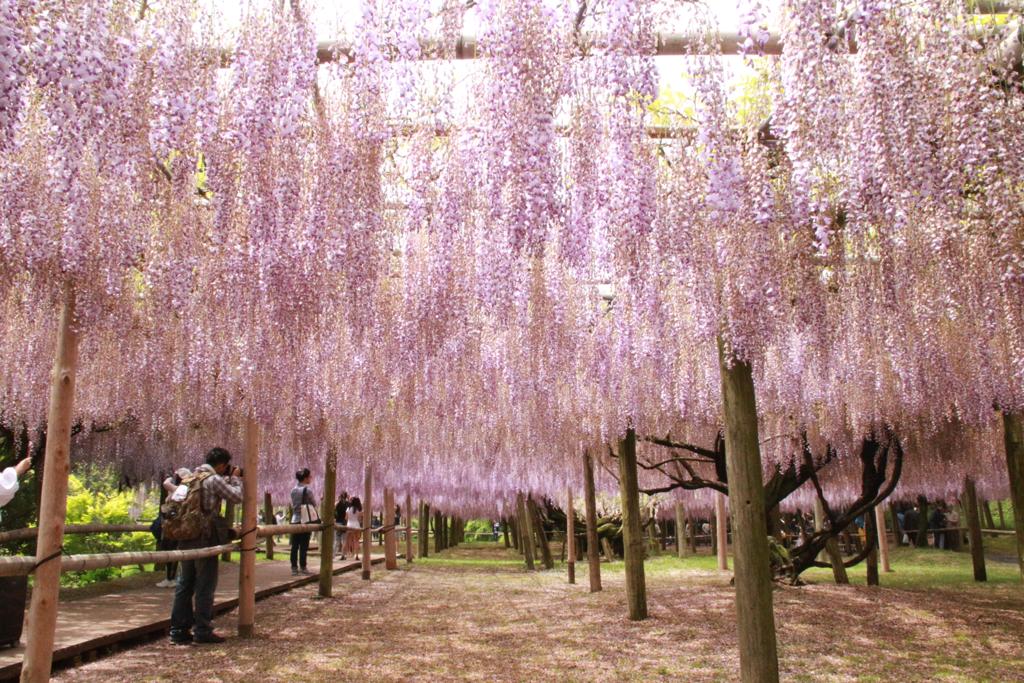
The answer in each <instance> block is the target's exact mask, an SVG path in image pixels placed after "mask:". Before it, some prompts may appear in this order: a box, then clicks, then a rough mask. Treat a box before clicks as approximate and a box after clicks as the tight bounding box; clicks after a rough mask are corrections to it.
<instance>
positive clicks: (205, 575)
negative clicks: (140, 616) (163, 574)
mask: <svg viewBox="0 0 1024 683" xmlns="http://www.w3.org/2000/svg"><path fill="white" fill-rule="evenodd" d="M194 475H195V479H194V480H193V481H192V483H191V484H190V486H199V487H200V491H199V493H200V495H201V496H202V498H201V505H202V510H203V513H204V514H208V515H209V516H210V524H208V525H207V528H208V529H209V531H208V532H207V533H206V534H204V535H203V536H201V537H199V538H197V539H195V540H191V541H180V542H179V543H178V549H179V550H186V549H191V548H204V547H207V546H213V545H219V544H222V543H226V542H227V540H226V539H223V538H217V536H218V535H219V534H218V532H217V530H218V529H226V528H227V525H226V524H218V523H217V522H224V520H223V518H220V519H217V518H218V517H219V514H218V512H219V510H220V505H221V502H222V501H229V502H232V503H241V502H242V481H241V479H240V477H241V476H242V471H241V470H240V469H239V468H237V467H232V466H231V453H229V452H228V451H226V450H225V449H223V448H213V449H211V450H210V452H209V453H207V454H206V463H205V464H203V465H200V466H199V467H197V468H196V470H195V473H194ZM218 567H219V557H218V556H217V555H214V556H212V557H204V558H202V559H199V560H182V562H181V567H180V568H179V569H178V585H177V586H176V587H175V590H174V607H173V608H172V609H171V642H172V643H175V644H178V645H186V644H188V643H191V642H196V643H223V642H224V637H223V636H220V635H217V634H216V633H214V632H213V597H214V592H215V591H216V590H217V570H218ZM193 598H194V600H195V608H194V609H193ZM193 629H194V631H193Z"/></svg>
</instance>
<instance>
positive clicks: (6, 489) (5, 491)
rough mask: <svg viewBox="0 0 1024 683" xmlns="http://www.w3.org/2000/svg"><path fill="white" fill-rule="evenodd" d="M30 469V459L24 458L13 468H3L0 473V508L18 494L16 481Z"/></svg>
mask: <svg viewBox="0 0 1024 683" xmlns="http://www.w3.org/2000/svg"><path fill="white" fill-rule="evenodd" d="M31 467H32V458H25V459H24V460H22V461H21V462H19V463H18V464H17V465H15V466H14V467H5V468H4V471H3V472H0V508H2V507H3V506H4V505H7V504H8V503H10V502H11V499H12V498H14V494H15V493H17V492H18V480H19V479H21V478H22V477H24V476H25V473H26V472H28V471H29V468H31Z"/></svg>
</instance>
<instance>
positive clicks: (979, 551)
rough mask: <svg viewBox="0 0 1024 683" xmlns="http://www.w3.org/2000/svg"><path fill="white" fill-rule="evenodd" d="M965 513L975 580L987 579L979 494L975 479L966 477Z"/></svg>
mask: <svg viewBox="0 0 1024 683" xmlns="http://www.w3.org/2000/svg"><path fill="white" fill-rule="evenodd" d="M963 508H964V515H965V516H966V517H967V534H968V540H969V541H970V544H971V563H972V564H973V565H974V580H975V581H987V580H988V572H987V571H986V570H985V546H984V542H983V541H982V540H981V519H980V518H979V516H978V494H977V490H976V489H975V487H974V480H973V479H971V478H970V477H966V478H965V479H964V500H963Z"/></svg>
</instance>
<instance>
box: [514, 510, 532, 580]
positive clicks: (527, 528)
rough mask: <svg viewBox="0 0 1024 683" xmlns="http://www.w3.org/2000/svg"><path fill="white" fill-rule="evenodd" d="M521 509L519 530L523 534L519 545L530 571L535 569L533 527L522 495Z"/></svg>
mask: <svg viewBox="0 0 1024 683" xmlns="http://www.w3.org/2000/svg"><path fill="white" fill-rule="evenodd" d="M516 507H518V508H519V529H520V532H521V534H522V538H521V539H520V540H519V544H520V545H521V546H522V548H523V559H524V560H525V561H526V568H527V569H529V570H531V571H532V570H533V569H534V564H533V525H532V524H530V513H529V511H528V510H527V509H526V496H524V495H523V494H522V493H520V494H519V495H518V497H517V506H516Z"/></svg>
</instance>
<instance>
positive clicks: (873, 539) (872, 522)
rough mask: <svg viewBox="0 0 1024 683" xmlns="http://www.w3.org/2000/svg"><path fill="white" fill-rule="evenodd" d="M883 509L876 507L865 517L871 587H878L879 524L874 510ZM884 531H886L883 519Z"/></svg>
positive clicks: (868, 580) (868, 573)
mask: <svg viewBox="0 0 1024 683" xmlns="http://www.w3.org/2000/svg"><path fill="white" fill-rule="evenodd" d="M878 509H881V506H880V505H876V506H875V507H874V509H873V510H872V511H871V512H868V513H866V514H865V515H864V542H865V543H867V545H868V556H867V567H866V569H867V583H868V585H869V586H877V585H878V536H879V534H878V522H877V519H878V518H877V517H876V516H875V514H874V510H878ZM882 521H883V524H882V530H883V531H884V530H885V524H884V522H885V520H884V519H883V520H882Z"/></svg>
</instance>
